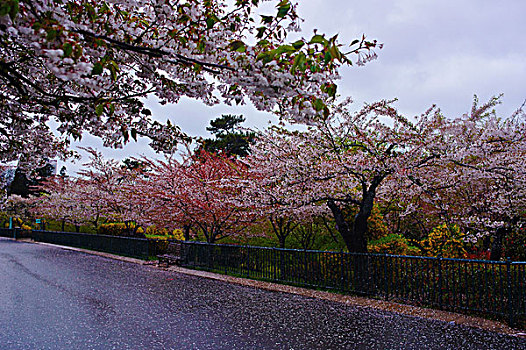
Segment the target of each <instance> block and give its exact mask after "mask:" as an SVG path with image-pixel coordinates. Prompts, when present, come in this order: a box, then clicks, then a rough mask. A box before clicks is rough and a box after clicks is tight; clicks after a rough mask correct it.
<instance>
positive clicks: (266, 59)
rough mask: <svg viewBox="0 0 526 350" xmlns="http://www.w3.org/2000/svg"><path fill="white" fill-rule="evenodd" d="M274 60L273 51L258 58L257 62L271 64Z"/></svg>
mask: <svg viewBox="0 0 526 350" xmlns="http://www.w3.org/2000/svg"><path fill="white" fill-rule="evenodd" d="M273 59H274V52H273V51H266V52H262V53H260V54H259V55H257V57H256V61H263V63H269V62H270V61H272V60H273Z"/></svg>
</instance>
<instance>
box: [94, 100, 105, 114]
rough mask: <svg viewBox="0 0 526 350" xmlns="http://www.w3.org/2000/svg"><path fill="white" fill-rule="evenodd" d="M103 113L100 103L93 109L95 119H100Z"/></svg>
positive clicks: (102, 106)
mask: <svg viewBox="0 0 526 350" xmlns="http://www.w3.org/2000/svg"><path fill="white" fill-rule="evenodd" d="M103 112H104V105H103V104H102V103H101V104H99V105H97V107H95V114H96V115H97V117H100V116H101V115H102V113H103Z"/></svg>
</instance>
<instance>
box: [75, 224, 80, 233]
mask: <svg viewBox="0 0 526 350" xmlns="http://www.w3.org/2000/svg"><path fill="white" fill-rule="evenodd" d="M75 232H77V233H80V226H79V225H75Z"/></svg>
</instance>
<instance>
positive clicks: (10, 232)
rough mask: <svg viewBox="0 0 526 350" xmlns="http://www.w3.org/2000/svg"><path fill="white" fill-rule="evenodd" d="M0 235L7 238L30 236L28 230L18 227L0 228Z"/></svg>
mask: <svg viewBox="0 0 526 350" xmlns="http://www.w3.org/2000/svg"><path fill="white" fill-rule="evenodd" d="M0 237H7V238H15V239H19V238H31V231H30V230H22V229H20V228H0Z"/></svg>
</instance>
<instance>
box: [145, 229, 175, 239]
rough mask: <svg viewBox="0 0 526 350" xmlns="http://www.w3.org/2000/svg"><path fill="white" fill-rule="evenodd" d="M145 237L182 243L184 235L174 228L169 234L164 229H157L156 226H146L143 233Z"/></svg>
mask: <svg viewBox="0 0 526 350" xmlns="http://www.w3.org/2000/svg"><path fill="white" fill-rule="evenodd" d="M145 235H146V237H148V238H154V239H162V240H167V239H177V240H179V241H184V233H183V230H181V229H179V228H176V229H175V230H173V231H172V232H171V233H170V231H169V230H168V229H166V228H159V227H156V226H148V227H147V228H146V231H145Z"/></svg>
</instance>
